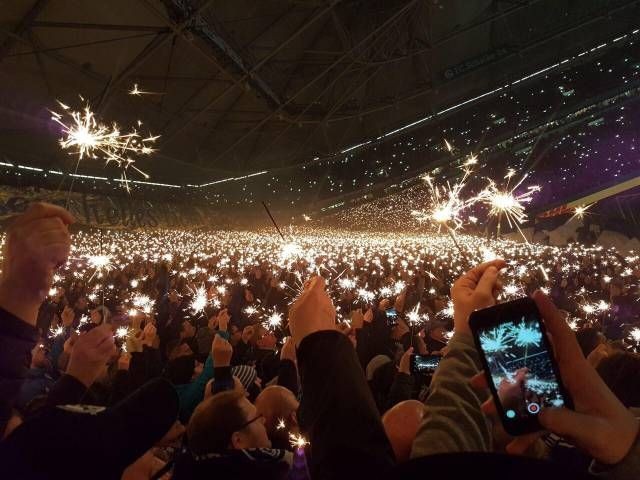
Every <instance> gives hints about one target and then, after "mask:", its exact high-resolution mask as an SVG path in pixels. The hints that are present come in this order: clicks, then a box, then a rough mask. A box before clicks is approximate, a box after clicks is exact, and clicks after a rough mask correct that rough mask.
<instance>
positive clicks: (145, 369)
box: [129, 345, 162, 389]
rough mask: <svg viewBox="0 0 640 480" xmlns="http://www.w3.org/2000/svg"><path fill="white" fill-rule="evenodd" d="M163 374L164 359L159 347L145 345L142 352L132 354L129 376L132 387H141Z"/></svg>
mask: <svg viewBox="0 0 640 480" xmlns="http://www.w3.org/2000/svg"><path fill="white" fill-rule="evenodd" d="M161 374H162V359H161V357H160V350H159V349H157V348H152V347H149V346H147V345H144V346H143V347H142V352H133V353H132V354H131V365H130V366H129V377H130V382H131V388H132V389H136V388H138V387H141V386H142V385H144V384H145V383H147V382H148V381H149V380H152V379H154V378H156V377H159V376H160V375H161Z"/></svg>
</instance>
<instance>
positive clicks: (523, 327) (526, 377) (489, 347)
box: [469, 298, 573, 435]
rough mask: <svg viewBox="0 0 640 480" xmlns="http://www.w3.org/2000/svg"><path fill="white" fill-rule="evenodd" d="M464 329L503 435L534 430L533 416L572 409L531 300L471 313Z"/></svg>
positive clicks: (543, 328) (536, 421) (538, 428)
mask: <svg viewBox="0 0 640 480" xmlns="http://www.w3.org/2000/svg"><path fill="white" fill-rule="evenodd" d="M469 326H470V327H471V332H472V333H473V337H474V340H475V343H476V347H477V348H478V352H480V359H481V361H482V364H483V367H484V372H485V374H486V376H487V381H488V383H489V388H490V389H491V393H492V395H493V400H494V402H495V404H496V409H497V411H498V414H499V415H500V418H501V420H502V424H503V426H504V429H505V430H506V431H507V433H509V434H511V435H523V434H525V433H529V432H535V431H537V430H540V429H541V426H540V424H539V422H538V414H539V413H540V411H541V410H542V409H543V408H545V407H551V406H553V407H562V406H564V407H568V408H572V407H573V405H572V404H571V399H570V398H569V396H568V395H567V393H566V389H565V388H564V386H563V384H562V381H561V378H560V373H559V370H558V366H557V364H556V361H555V358H554V357H553V349H552V348H551V344H550V343H549V339H548V338H547V334H546V330H545V327H544V323H543V322H542V320H541V317H540V312H539V311H538V307H536V304H535V302H534V301H533V300H531V299H530V298H521V299H518V300H514V301H512V302H508V303H502V304H500V305H496V306H494V307H491V308H486V309H484V310H478V311H476V312H473V313H472V314H471V317H470V319H469Z"/></svg>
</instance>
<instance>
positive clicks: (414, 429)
mask: <svg viewBox="0 0 640 480" xmlns="http://www.w3.org/2000/svg"><path fill="white" fill-rule="evenodd" d="M423 414H424V405H423V404H422V402H419V401H418V400H405V401H404V402H400V403H398V404H396V405H394V406H393V407H392V408H390V409H389V410H387V412H386V413H385V414H384V415H383V417H382V425H383V426H384V431H385V433H386V434H387V437H388V438H389V442H390V443H391V447H392V448H393V453H394V454H395V456H396V460H397V461H398V462H399V463H401V462H406V461H407V460H409V457H410V455H411V446H412V445H413V440H414V439H415V438H416V433H418V429H419V428H420V424H421V423H422V416H423Z"/></svg>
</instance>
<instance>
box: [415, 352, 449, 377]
mask: <svg viewBox="0 0 640 480" xmlns="http://www.w3.org/2000/svg"><path fill="white" fill-rule="evenodd" d="M441 358H442V357H441V356H440V355H418V354H415V353H414V354H412V355H411V367H410V371H411V374H412V375H433V373H434V372H435V371H436V368H438V365H440V359H441Z"/></svg>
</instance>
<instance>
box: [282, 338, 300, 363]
mask: <svg viewBox="0 0 640 480" xmlns="http://www.w3.org/2000/svg"><path fill="white" fill-rule="evenodd" d="M280 360H291V361H292V362H293V363H296V362H297V357H296V345H295V343H294V342H293V338H292V337H287V341H286V342H284V345H282V350H280Z"/></svg>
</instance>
